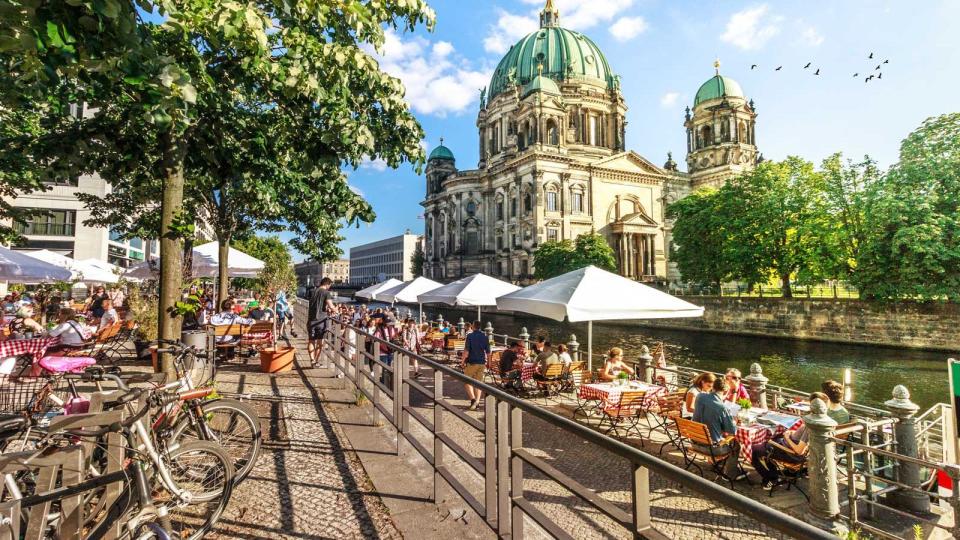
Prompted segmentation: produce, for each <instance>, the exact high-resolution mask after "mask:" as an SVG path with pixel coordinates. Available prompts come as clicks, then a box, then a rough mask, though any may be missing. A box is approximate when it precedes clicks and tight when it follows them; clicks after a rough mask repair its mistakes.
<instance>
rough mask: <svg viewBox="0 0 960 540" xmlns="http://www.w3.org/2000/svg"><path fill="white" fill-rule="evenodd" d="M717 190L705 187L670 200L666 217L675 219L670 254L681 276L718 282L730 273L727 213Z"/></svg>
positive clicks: (715, 283)
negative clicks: (672, 200) (671, 202)
mask: <svg viewBox="0 0 960 540" xmlns="http://www.w3.org/2000/svg"><path fill="white" fill-rule="evenodd" d="M721 203H722V199H721V196H720V193H719V192H718V191H717V190H716V189H710V188H705V189H702V190H698V191H695V192H693V193H691V194H690V195H688V196H687V197H684V198H683V199H680V200H679V201H677V202H675V203H673V204H671V205H670V206H669V207H668V208H667V217H668V218H670V219H673V220H674V224H673V243H674V246H675V247H674V252H673V253H671V254H670V255H671V258H672V260H673V261H675V262H676V263H677V267H678V269H679V270H680V273H681V275H683V278H684V280H686V281H690V282H699V283H708V284H712V285H716V286H718V287H719V286H720V284H722V283H723V282H724V281H727V280H729V279H730V276H731V274H732V273H733V271H732V268H731V265H730V263H729V262H728V261H727V251H726V250H727V247H728V243H729V239H728V236H729V234H728V232H727V229H726V227H727V216H726V215H724V213H723V205H722V204H721Z"/></svg>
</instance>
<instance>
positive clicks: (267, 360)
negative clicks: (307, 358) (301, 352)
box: [260, 347, 296, 373]
mask: <svg viewBox="0 0 960 540" xmlns="http://www.w3.org/2000/svg"><path fill="white" fill-rule="evenodd" d="M295 352H296V349H294V348H293V347H285V348H274V347H270V348H267V349H263V350H262V351H260V371H262V372H264V373H283V372H284V371H290V370H291V369H293V362H294V358H295V356H294V353H295Z"/></svg>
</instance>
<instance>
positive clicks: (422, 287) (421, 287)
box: [373, 276, 442, 321]
mask: <svg viewBox="0 0 960 540" xmlns="http://www.w3.org/2000/svg"><path fill="white" fill-rule="evenodd" d="M440 287H442V285H441V284H440V283H437V282H436V281H434V280H432V279H428V278H425V277H423V276H420V277H418V278H416V279H414V280H411V281H405V282H403V283H401V284H399V285H397V286H395V287H391V288H389V289H386V290H381V291H379V292H377V293H375V294H374V295H373V299H374V300H379V301H380V302H390V303H391V304H392V303H394V302H404V303H407V304H418V305H419V306H420V320H421V321H422V320H423V304H421V303H420V301H419V300H418V298H419V296H420V295H421V294H423V293H426V292H429V291H432V290H434V289H439V288H440Z"/></svg>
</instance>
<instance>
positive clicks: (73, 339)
mask: <svg viewBox="0 0 960 540" xmlns="http://www.w3.org/2000/svg"><path fill="white" fill-rule="evenodd" d="M76 319H77V312H76V311H74V310H73V309H71V308H63V309H61V310H60V313H59V314H58V315H57V325H56V326H54V327H53V328H51V329H50V331H49V332H47V335H48V336H50V337H59V338H60V345H59V346H57V347H56V349H55V350H58V351H63V350H67V351H69V350H71V349H76V348H79V347H83V345H84V342H85V341H86V340H87V339H89V336H88V334H87V331H86V330H85V329H84V327H83V325H82V324H80V323H79V322H77V320H76Z"/></svg>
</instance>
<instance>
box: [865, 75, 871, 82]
mask: <svg viewBox="0 0 960 540" xmlns="http://www.w3.org/2000/svg"><path fill="white" fill-rule="evenodd" d="M871 80H873V75H871V76H869V77H867V78H866V79H864V80H863V82H870V81H871Z"/></svg>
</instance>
